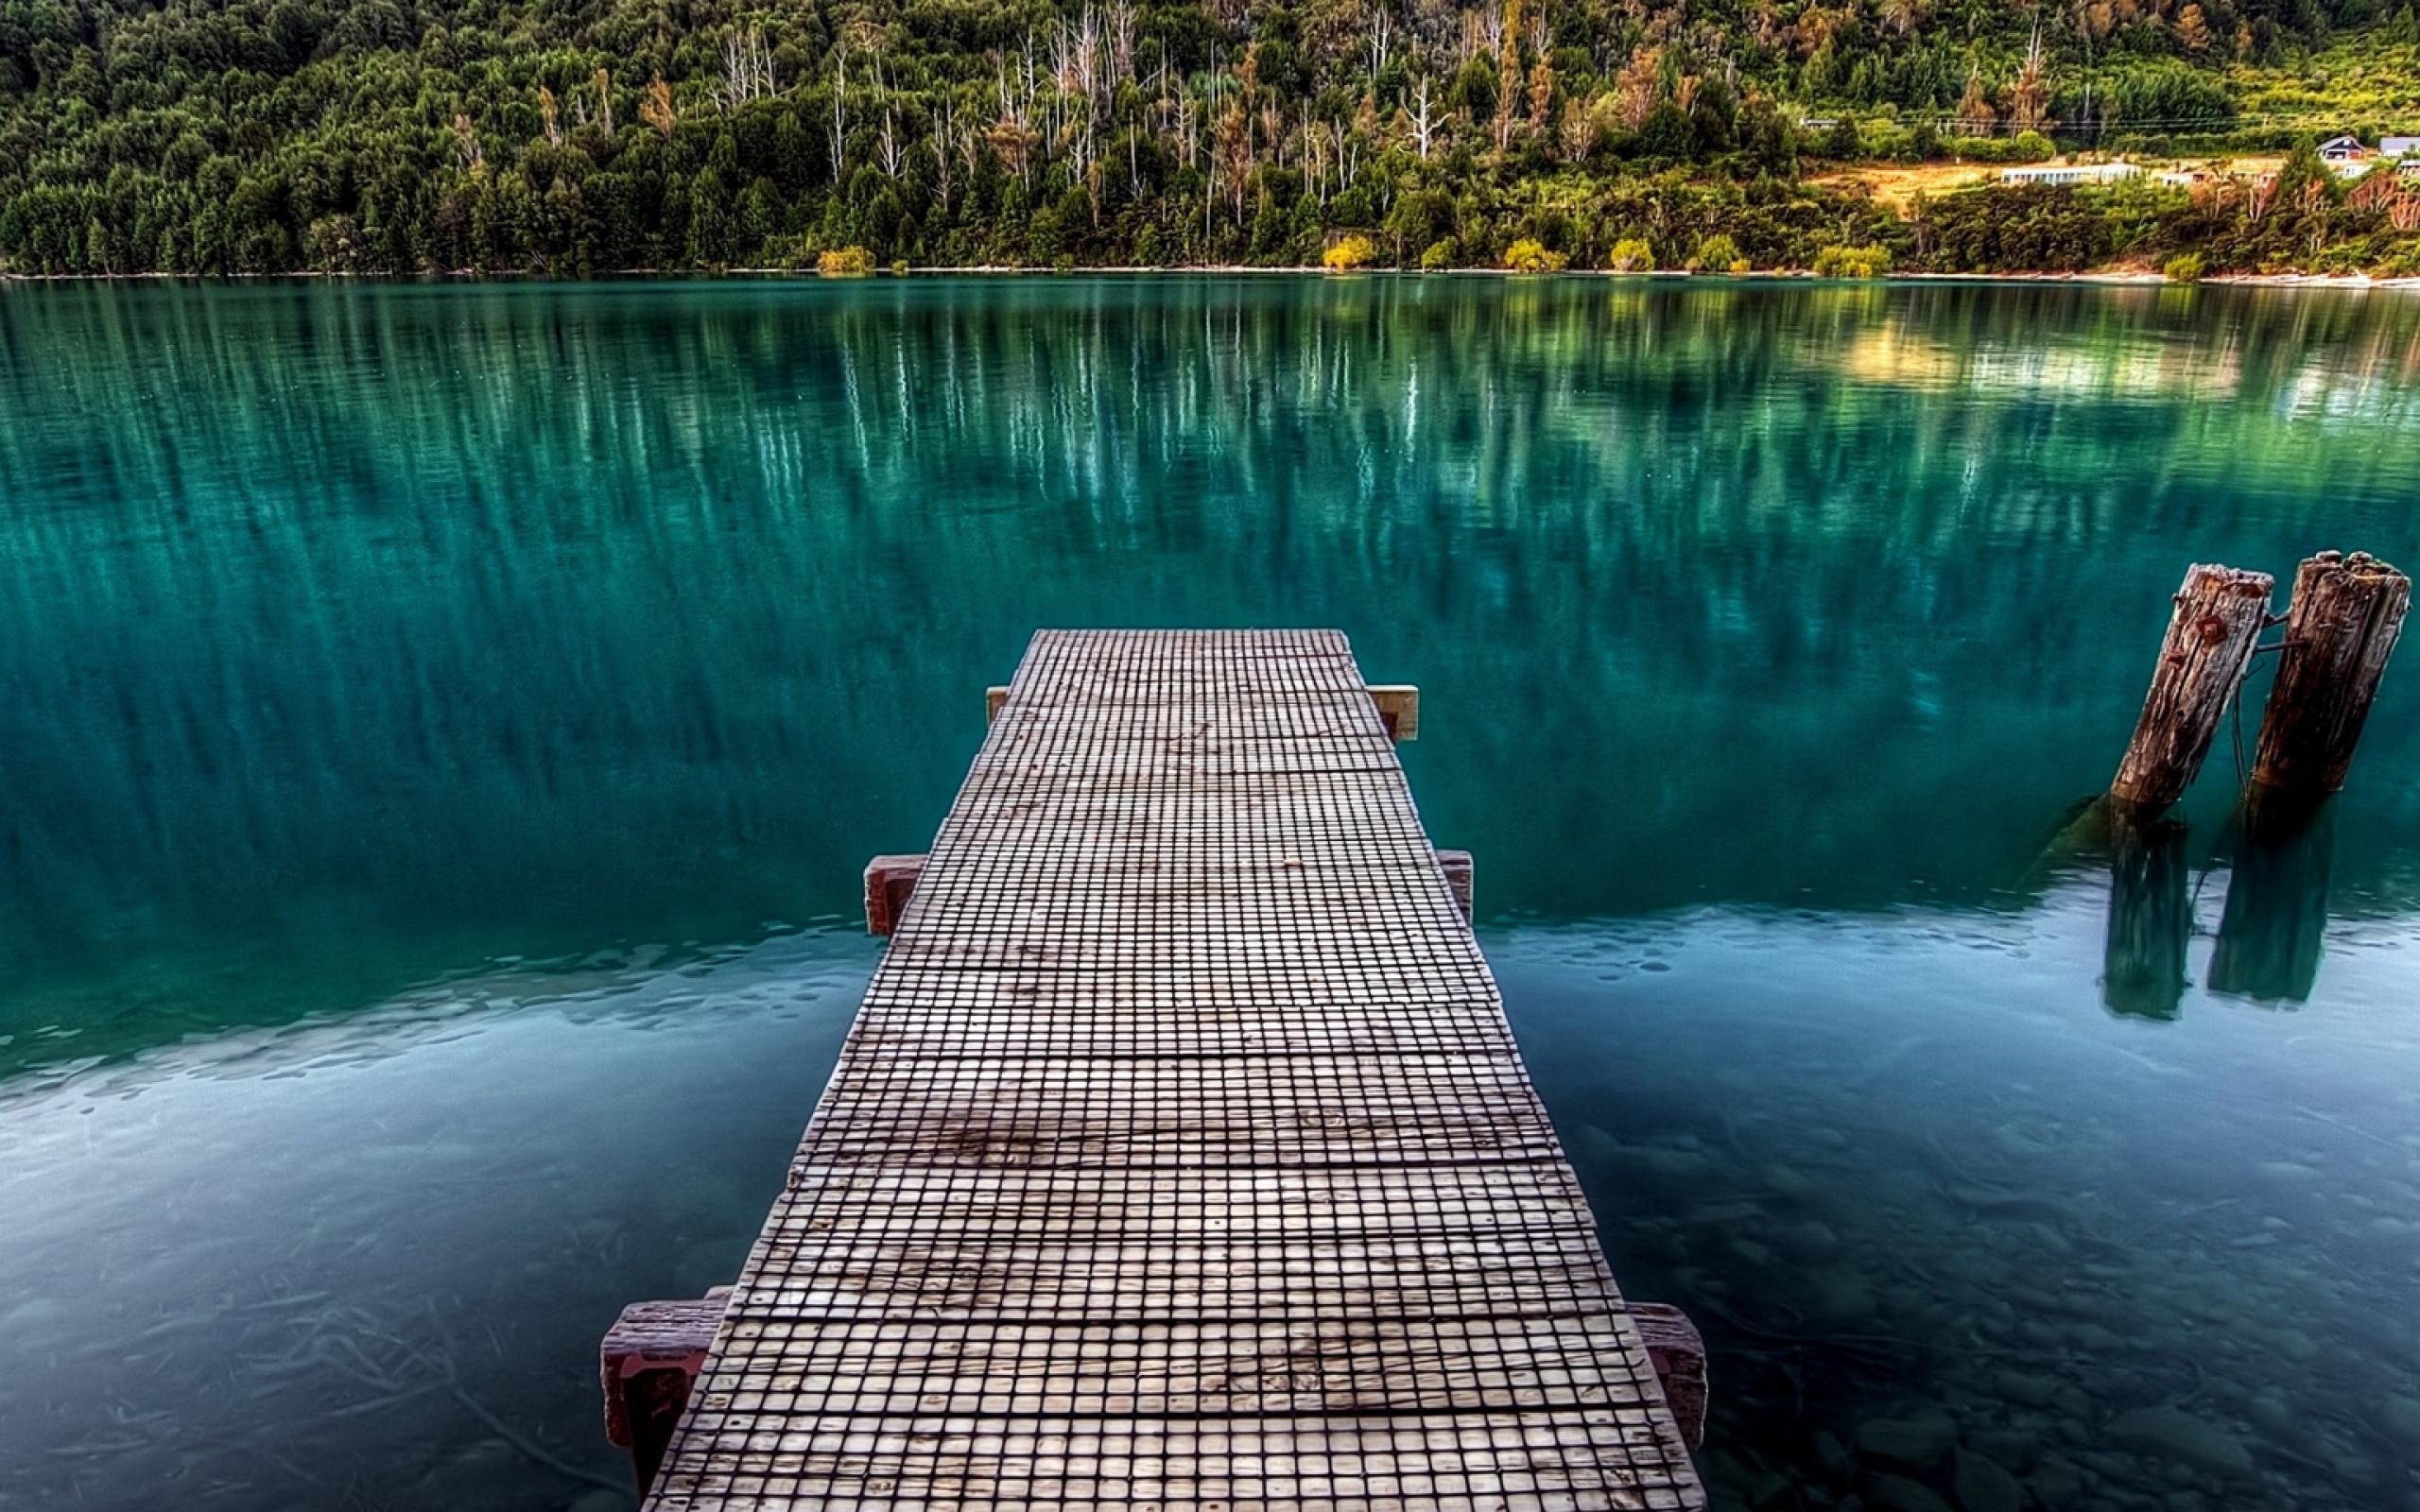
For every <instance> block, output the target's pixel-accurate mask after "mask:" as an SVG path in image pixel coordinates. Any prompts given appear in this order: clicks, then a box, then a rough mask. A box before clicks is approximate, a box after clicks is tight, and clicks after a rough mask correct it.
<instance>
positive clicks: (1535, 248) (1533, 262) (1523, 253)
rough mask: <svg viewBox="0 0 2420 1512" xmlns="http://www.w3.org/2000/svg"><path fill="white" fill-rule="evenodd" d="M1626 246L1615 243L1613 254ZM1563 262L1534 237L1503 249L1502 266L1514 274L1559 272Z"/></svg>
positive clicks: (1618, 253)
mask: <svg viewBox="0 0 2420 1512" xmlns="http://www.w3.org/2000/svg"><path fill="white" fill-rule="evenodd" d="M1627 245H1629V244H1628V243H1616V245H1615V248H1614V252H1615V254H1616V256H1618V255H1620V252H1621V249H1622V248H1623V247H1624V246H1627ZM1638 245H1639V246H1640V247H1642V248H1643V247H1645V246H1646V245H1647V244H1646V243H1645V242H1641V243H1639V244H1638ZM1563 265H1564V255H1563V254H1562V253H1561V252H1554V251H1548V250H1547V246H1546V244H1545V243H1544V242H1542V241H1539V240H1538V239H1537V238H1536V237H1534V236H1524V237H1522V238H1521V239H1520V240H1519V241H1517V242H1514V243H1513V245H1512V246H1510V247H1508V248H1506V249H1504V266H1506V267H1508V268H1510V269H1512V270H1513V272H1515V273H1555V272H1560V271H1562V269H1563Z"/></svg>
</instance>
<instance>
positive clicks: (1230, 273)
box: [0, 263, 2420, 292]
mask: <svg viewBox="0 0 2420 1512" xmlns="http://www.w3.org/2000/svg"><path fill="white" fill-rule="evenodd" d="M1204 277H1209V278H1318V279H1331V278H1373V277H1374V278H1414V279H1420V278H1490V279H1606V280H1639V281H1642V282H1644V281H1654V280H1661V281H1666V282H1683V281H1688V280H1704V281H1706V282H1709V283H1841V284H1859V283H1868V284H1886V283H2083V284H2090V285H2094V286H2098V287H2104V288H2140V287H2157V288H2192V287H2195V286H2197V285H2201V284H2206V285H2210V286H2214V287H2232V288H2315V289H2351V290H2360V291H2366V290H2370V289H2387V290H2394V291H2398V292H2400V291H2410V290H2420V276H2412V277H2405V278H2373V277H2372V276H2370V275H2369V274H2367V273H2211V274H2207V275H2205V276H2204V277H2203V278H2201V279H2198V280H2196V281H2195V282H2194V283H2170V282H2169V280H2168V279H2167V278H2166V277H2164V276H2162V275H2161V274H2159V273H2157V272H2155V271H2152V270H2151V269H2148V268H2134V269H2127V268H2109V269H2100V270H2097V271H2091V272H2083V273H1926V272H1906V273H1886V274H1884V275H1882V276H1881V277H1879V278H1822V277H1819V276H1818V275H1816V274H1815V273H1812V272H1810V271H1807V270H1806V269H1804V268H1760V269H1756V270H1755V271H1752V272H1747V273H1692V272H1688V271H1686V270H1685V269H1682V268H1655V269H1651V270H1649V271H1646V272H1619V271H1616V270H1615V269H1612V268H1564V269H1560V270H1557V271H1555V272H1551V273H1516V272H1513V270H1511V269H1509V268H1500V267H1448V268H1435V269H1429V270H1426V271H1422V270H1416V269H1411V268H1395V267H1370V268H1356V269H1354V270H1352V271H1351V272H1336V271H1332V270H1330V269H1327V268H1322V267H1255V266H1248V265H1243V264H1234V263H1198V264H1187V265H1184V266H1170V267H1139V266H1124V265H1103V266H1082V267H1070V268H1065V269H1061V268H1055V267H1015V266H1005V265H998V264H969V265H963V266H960V265H942V266H925V267H911V268H909V269H908V271H907V272H906V273H898V272H894V271H892V270H891V269H890V268H875V269H874V270H873V271H872V272H870V273H864V274H855V275H846V276H841V277H835V278H832V279H830V280H829V282H832V283H857V282H871V281H874V280H879V279H899V278H910V279H913V278H997V279H1055V278H1204ZM631 279H660V280H664V281H666V282H684V283H689V282H694V283H716V282H720V281H740V280H747V281H757V282H763V281H772V280H777V279H778V280H788V281H794V282H797V283H822V282H826V276H825V275H823V274H821V273H818V272H815V271H813V270H811V269H806V268H794V267H728V268H724V269H722V270H720V271H719V272H716V271H711V270H707V269H676V270H666V269H663V268H649V267H626V268H616V269H614V270H612V271H609V272H604V273H591V274H586V275H553V274H547V273H537V272H531V273H495V272H483V271H475V270H472V269H469V268H457V269H453V270H451V271H447V272H441V273H334V272H315V271H308V270H305V271H300V272H287V273H19V272H13V271H8V270H0V284H8V283H270V282H276V281H281V280H287V281H294V282H318V283H612V282H615V281H620V280H631Z"/></svg>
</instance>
